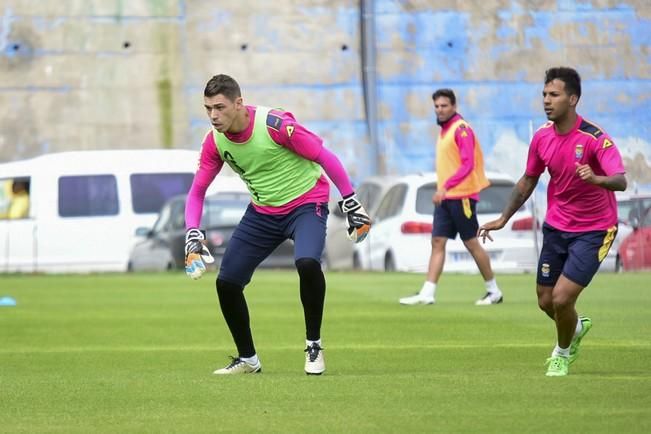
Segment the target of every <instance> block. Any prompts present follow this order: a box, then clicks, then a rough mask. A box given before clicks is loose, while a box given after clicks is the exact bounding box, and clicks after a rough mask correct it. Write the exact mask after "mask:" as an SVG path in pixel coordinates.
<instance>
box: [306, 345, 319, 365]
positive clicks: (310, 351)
mask: <svg viewBox="0 0 651 434" xmlns="http://www.w3.org/2000/svg"><path fill="white" fill-rule="evenodd" d="M322 349H323V348H321V347H320V346H319V344H312V345H311V346H309V347H307V348H306V349H305V352H306V353H307V356H308V358H309V360H310V362H314V361H315V360H316V359H317V357H319V351H321V350H322Z"/></svg>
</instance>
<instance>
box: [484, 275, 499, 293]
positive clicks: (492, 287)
mask: <svg viewBox="0 0 651 434" xmlns="http://www.w3.org/2000/svg"><path fill="white" fill-rule="evenodd" d="M484 283H485V285H486V291H487V292H488V293H489V294H490V295H491V296H493V297H494V298H500V297H501V296H502V291H500V288H499V287H498V286H497V281H496V280H495V278H494V277H493V278H492V279H491V280H487V281H485V282H484Z"/></svg>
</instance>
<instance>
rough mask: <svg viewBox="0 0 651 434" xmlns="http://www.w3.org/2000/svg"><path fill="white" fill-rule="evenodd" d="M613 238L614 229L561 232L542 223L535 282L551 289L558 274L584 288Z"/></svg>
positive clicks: (615, 230)
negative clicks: (541, 241) (540, 246)
mask: <svg viewBox="0 0 651 434" xmlns="http://www.w3.org/2000/svg"><path fill="white" fill-rule="evenodd" d="M616 235H617V226H613V227H611V228H610V229H608V230H604V231H588V232H564V231H560V230H558V229H555V228H553V227H551V226H549V225H548V224H547V223H545V224H544V225H543V246H542V249H541V251H540V260H539V261H538V277H537V279H536V282H537V283H538V285H542V286H554V285H556V281H558V278H559V277H560V275H561V273H562V274H563V275H564V276H565V277H567V278H568V279H570V280H571V281H572V282H574V283H576V284H578V285H581V286H583V287H586V286H588V284H589V283H590V281H591V280H592V278H593V277H594V275H595V274H596V273H597V270H599V265H601V261H603V260H604V258H605V257H606V255H607V254H608V250H610V246H611V245H612V244H613V240H614V239H615V236H616Z"/></svg>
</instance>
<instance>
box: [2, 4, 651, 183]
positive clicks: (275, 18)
mask: <svg viewBox="0 0 651 434" xmlns="http://www.w3.org/2000/svg"><path fill="white" fill-rule="evenodd" d="M375 12H376V14H377V19H376V25H377V49H378V58H377V71H378V79H379V83H378V85H379V87H378V91H379V95H378V97H379V113H380V123H379V131H380V134H379V138H380V143H379V146H380V149H381V150H382V152H383V154H382V160H381V164H380V168H381V169H383V170H384V171H386V172H389V173H407V172H413V171H416V170H431V169H432V168H433V161H434V157H435V155H434V138H435V135H436V133H437V128H436V126H435V122H434V116H433V110H432V106H431V99H430V95H431V93H432V91H433V90H434V89H436V88H438V87H452V88H454V89H455V90H456V91H457V93H458V96H459V109H460V112H461V113H462V114H463V115H464V116H465V117H466V118H467V119H468V120H469V121H470V122H471V124H472V125H473V127H474V128H475V129H476V131H477V133H478V135H479V138H480V140H481V142H482V144H483V147H484V150H485V154H486V159H487V165H488V167H489V168H491V169H500V170H503V171H506V172H508V173H510V174H512V175H513V176H518V175H519V174H520V173H521V172H522V169H523V167H524V158H525V155H526V148H527V144H528V139H529V134H530V128H531V126H533V128H536V127H537V126H538V125H540V124H541V123H542V122H544V113H543V112H542V108H541V105H542V102H541V97H540V92H541V90H542V78H543V73H544V70H545V69H546V68H547V67H549V66H552V65H560V64H563V65H571V66H574V67H576V68H577V69H578V70H579V72H581V74H582V76H583V79H584V96H583V97H582V99H581V103H580V105H579V109H580V113H582V114H583V115H584V116H585V117H587V118H589V119H591V120H593V121H595V122H597V123H599V124H600V125H602V126H603V127H604V128H605V129H606V131H608V132H609V133H610V134H611V135H613V136H614V138H615V140H616V143H617V144H618V146H619V147H620V148H621V150H622V152H623V153H624V154H625V157H626V162H627V167H628V169H629V173H630V175H631V177H632V178H633V179H634V180H637V181H638V182H640V183H641V184H643V185H644V184H651V168H650V167H649V164H650V162H651V126H650V125H651V3H650V2H649V1H647V0H529V1H524V0H520V1H518V0H482V1H479V0H463V1H461V0H458V1H455V0H428V1H425V0H411V1H409V0H403V1H397V0H394V1H390V0H376V1H375ZM360 35H361V31H360V12H359V1H352V0H349V1H346V0H305V1H298V0H277V1H275V2H269V1H263V0H257V1H241V2H226V1H221V0H131V1H126V0H61V1H53V0H50V1H46V0H43V1H29V0H23V1H21V0H0V161H7V160H15V159H19V158H24V157H29V156H33V155H38V154H41V153H44V152H53V151H60V150H67V149H105V148H160V147H174V148H192V149H198V147H199V144H200V140H201V138H202V136H203V134H204V133H205V131H207V129H208V127H209V124H208V123H207V121H206V118H205V115H204V113H203V108H202V102H203V101H202V90H203V86H204V85H205V82H206V80H207V79H209V78H210V77H211V76H212V75H214V74H216V73H227V74H231V75H233V76H234V77H235V78H237V79H238V81H240V84H241V85H242V88H243V92H244V97H245V101H248V102H250V103H253V104H264V105H271V106H276V107H284V108H286V109H288V110H290V111H292V112H293V113H294V114H295V115H296V116H297V118H298V119H299V120H300V121H302V122H303V123H304V124H306V125H307V126H308V127H310V128H311V129H313V130H314V131H316V132H317V133H319V134H321V135H322V136H323V137H324V138H325V139H326V142H327V144H328V146H330V147H331V148H332V149H334V150H335V151H336V152H337V153H338V154H339V155H340V157H341V158H342V160H343V161H344V163H345V165H346V166H347V167H348V169H349V170H350V171H351V173H352V175H353V176H354V178H355V179H356V180H360V179H362V178H363V177H364V176H366V175H368V174H370V173H369V172H370V167H372V165H371V164H369V161H370V159H371V158H373V155H372V154H371V151H370V146H369V143H368V136H367V128H366V123H365V118H364V99H363V89H362V73H361V72H362V65H361V45H360ZM0 176H1V174H0Z"/></svg>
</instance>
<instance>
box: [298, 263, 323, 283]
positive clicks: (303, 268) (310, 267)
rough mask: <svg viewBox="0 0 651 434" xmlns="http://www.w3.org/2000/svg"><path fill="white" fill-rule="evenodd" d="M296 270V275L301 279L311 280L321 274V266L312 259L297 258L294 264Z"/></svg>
mask: <svg viewBox="0 0 651 434" xmlns="http://www.w3.org/2000/svg"><path fill="white" fill-rule="evenodd" d="M295 264H296V270H297V271H298V275H299V276H300V277H302V278H308V279H310V278H313V277H315V276H318V275H319V274H323V271H321V264H320V263H319V261H317V260H316V259H314V258H299V259H297V260H296V262H295Z"/></svg>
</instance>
